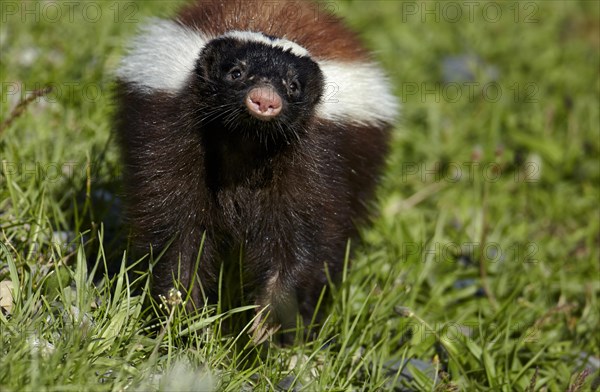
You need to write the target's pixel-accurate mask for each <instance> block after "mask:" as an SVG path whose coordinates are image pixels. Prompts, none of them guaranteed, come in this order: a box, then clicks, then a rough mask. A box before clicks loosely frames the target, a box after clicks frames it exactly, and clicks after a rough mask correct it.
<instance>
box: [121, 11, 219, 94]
mask: <svg viewBox="0 0 600 392" xmlns="http://www.w3.org/2000/svg"><path fill="white" fill-rule="evenodd" d="M207 41H208V37H205V36H203V35H202V34H201V33H200V32H199V31H196V30H192V29H188V28H186V27H184V26H182V25H180V24H178V23H176V22H173V21H170V20H164V19H158V18H153V19H151V20H150V21H149V23H148V24H146V25H144V26H143V27H142V28H141V31H140V34H139V35H137V36H136V37H135V38H134V39H133V42H132V43H131V46H130V47H129V50H128V53H127V55H126V56H125V57H124V58H123V60H122V61H121V64H120V66H119V68H118V69H117V72H116V75H117V77H118V78H120V79H121V80H123V81H125V82H129V83H133V84H134V85H136V86H138V87H139V88H140V89H141V90H143V91H145V92H151V91H152V90H166V91H173V90H178V89H180V88H181V87H182V86H183V84H184V82H185V80H186V79H187V78H188V76H189V75H190V73H191V72H193V70H194V66H195V64H196V60H197V59H198V55H199V54H200V51H201V50H202V48H203V47H204V45H206V42H207Z"/></svg>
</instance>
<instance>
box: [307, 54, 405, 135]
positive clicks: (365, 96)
mask: <svg viewBox="0 0 600 392" xmlns="http://www.w3.org/2000/svg"><path fill="white" fill-rule="evenodd" d="M317 64H319V67H320V68H321V71H322V72H323V76H324V78H325V90H324V92H323V97H322V98H321V103H320V104H319V105H318V106H317V110H316V112H317V116H318V117H320V118H322V119H325V120H329V121H333V122H336V123H355V124H358V125H377V124H380V123H391V122H393V121H394V120H395V119H396V116H397V115H398V111H399V105H398V102H397V99H396V97H395V96H394V95H393V94H392V92H391V91H390V83H389V81H388V79H387V78H386V76H385V75H384V74H383V71H382V70H381V69H380V68H379V67H378V66H377V65H376V64H373V63H365V62H340V61H332V60H322V61H319V60H317Z"/></svg>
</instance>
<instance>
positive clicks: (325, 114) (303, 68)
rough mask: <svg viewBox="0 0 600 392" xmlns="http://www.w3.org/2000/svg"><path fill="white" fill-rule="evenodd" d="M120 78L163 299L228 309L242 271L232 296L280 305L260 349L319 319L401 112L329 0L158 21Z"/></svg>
mask: <svg viewBox="0 0 600 392" xmlns="http://www.w3.org/2000/svg"><path fill="white" fill-rule="evenodd" d="M116 74H117V88H116V91H117V94H116V104H117V110H116V121H115V128H116V133H117V135H118V142H119V144H120V148H121V153H122V154H121V155H122V160H123V164H124V170H123V177H124V191H125V193H126V197H125V199H126V202H127V203H126V204H127V218H128V221H129V224H130V226H131V232H132V238H133V242H134V244H135V247H136V248H137V249H138V250H139V251H141V252H145V253H147V252H148V251H149V250H151V251H152V254H153V256H154V258H155V259H157V261H156V264H155V265H154V266H153V269H152V276H153V293H154V295H155V296H159V295H167V293H168V292H169V290H170V289H171V288H174V287H175V288H177V289H180V290H182V291H183V292H184V293H185V294H186V295H189V298H191V303H192V304H193V305H194V306H202V305H204V304H205V303H216V302H217V301H219V300H221V299H222V298H221V297H220V295H221V290H220V287H221V278H222V274H223V272H222V271H227V270H229V271H230V273H232V274H233V276H234V278H235V279H234V280H233V282H232V281H230V280H226V281H225V282H226V283H223V284H222V287H221V288H222V290H223V291H229V292H235V294H233V295H232V297H235V298H237V299H238V300H240V301H239V302H242V303H246V304H248V303H250V304H256V305H258V307H257V308H258V309H264V308H266V309H264V310H265V311H264V312H261V315H263V314H265V315H266V314H268V317H257V318H256V321H255V323H254V325H253V327H252V330H253V333H254V338H255V339H256V341H262V340H264V339H266V337H269V336H270V335H271V334H272V333H274V332H275V331H276V330H277V329H278V328H280V327H284V328H290V327H294V326H296V323H297V315H298V313H299V314H300V315H301V317H302V320H303V321H304V323H305V324H308V323H310V321H311V320H312V317H313V313H314V312H315V307H316V305H317V303H318V302H319V298H320V297H321V295H322V293H323V292H324V289H325V288H326V287H327V285H328V280H329V279H332V280H333V281H334V282H335V281H336V280H337V279H339V277H340V274H341V270H342V268H343V264H344V258H345V253H346V247H347V242H348V240H349V238H351V237H353V236H354V235H355V234H356V226H355V224H356V222H360V221H363V220H365V218H366V215H367V206H368V203H369V202H370V201H371V199H372V197H373V193H374V188H375V185H376V182H377V179H378V176H379V175H380V172H381V170H382V167H383V164H384V161H385V156H386V152H387V149H388V139H389V135H390V130H391V127H392V124H393V122H394V120H395V118H396V116H397V112H398V104H397V101H396V98H395V97H394V96H393V95H392V93H391V91H390V90H391V88H390V83H389V82H388V80H387V78H386V77H385V75H384V73H383V72H382V70H381V69H380V68H379V67H378V65H377V64H375V63H374V62H373V60H372V59H371V58H370V56H369V54H368V52H367V51H366V50H365V49H364V48H363V47H362V46H361V44H360V42H359V40H358V39H357V36H356V35H355V34H354V33H352V32H351V31H350V30H348V29H347V28H346V27H345V26H344V24H343V23H342V22H341V21H340V20H339V19H338V18H337V17H335V16H333V15H332V14H331V13H329V12H326V11H325V10H323V9H322V6H321V5H319V4H318V3H309V2H305V1H299V2H292V1H278V2H260V1H248V0H209V1H199V2H196V3H193V4H191V5H189V6H187V7H185V8H183V9H182V10H181V11H180V12H179V14H178V15H177V16H176V18H174V19H173V20H163V19H152V20H151V21H150V22H149V23H148V24H146V25H145V26H144V27H143V28H142V29H141V31H140V32H139V34H138V35H137V36H136V37H135V38H134V39H133V41H132V44H131V45H130V47H129V49H128V52H127V53H126V55H125V56H124V58H123V60H122V62H121V64H120V66H119V68H118V70H117V73H116ZM231 271H233V272H231ZM236 280H237V282H236Z"/></svg>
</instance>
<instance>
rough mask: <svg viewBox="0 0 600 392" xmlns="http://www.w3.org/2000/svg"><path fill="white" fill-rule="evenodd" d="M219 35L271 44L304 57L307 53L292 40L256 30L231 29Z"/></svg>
mask: <svg viewBox="0 0 600 392" xmlns="http://www.w3.org/2000/svg"><path fill="white" fill-rule="evenodd" d="M221 37H227V38H235V39H238V40H240V41H247V42H259V43H261V44H265V45H268V46H272V47H275V48H281V49H283V50H290V52H292V53H293V54H295V55H296V56H298V57H305V56H308V55H309V53H308V50H306V49H305V48H304V47H302V46H300V45H298V44H297V43H295V42H292V41H290V40H287V39H285V38H270V37H268V36H266V35H264V34H263V33H259V32H256V31H239V30H232V31H228V32H226V33H225V34H223V35H222V36H221Z"/></svg>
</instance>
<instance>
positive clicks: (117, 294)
mask: <svg viewBox="0 0 600 392" xmlns="http://www.w3.org/2000/svg"><path fill="white" fill-rule="evenodd" d="M177 3H179V2H166V1H147V2H139V3H129V2H109V1H107V2H98V3H79V2H77V5H75V6H74V8H73V9H72V10H73V12H72V17H73V19H72V20H71V19H70V15H71V14H70V13H69V9H70V8H69V7H71V6H69V5H67V3H58V9H59V10H60V12H61V13H60V14H58V16H57V14H56V12H57V9H56V7H55V8H54V9H53V8H48V7H52V6H49V5H48V4H52V3H49V2H40V3H35V2H33V3H28V5H27V7H29V6H30V7H31V8H29V9H33V10H34V11H33V13H26V12H24V11H25V9H24V7H26V6H25V5H24V4H23V3H20V2H10V1H5V2H2V3H0V6H1V8H0V11H1V13H0V18H2V20H1V23H0V54H1V56H0V75H1V78H0V79H1V82H2V85H1V87H2V90H1V102H0V108H1V117H2V118H1V120H0V122H3V123H4V122H5V121H7V120H8V119H9V118H11V113H14V112H13V111H14V108H15V107H16V106H17V103H18V102H19V100H20V99H23V98H25V97H26V93H27V92H29V93H31V92H32V91H33V90H36V89H41V88H43V87H45V86H48V85H50V86H53V87H54V89H53V91H52V92H50V93H49V95H47V96H46V97H44V98H37V99H35V101H34V102H32V103H31V104H29V105H28V106H27V107H26V108H25V110H24V111H22V113H21V114H20V115H19V116H17V117H14V118H11V120H12V121H11V123H10V124H8V125H7V126H6V127H4V129H3V130H2V131H0V132H1V133H0V160H1V161H2V170H1V172H0V230H1V232H0V237H1V239H0V282H2V283H1V284H2V286H0V287H5V288H8V290H7V291H8V292H10V293H11V295H10V296H12V297H13V301H10V298H9V300H8V302H6V298H7V296H9V294H6V292H7V291H6V290H5V291H3V292H2V293H3V294H2V295H3V298H4V299H3V301H2V302H1V305H2V311H1V312H0V334H1V335H0V390H2V391H21V390H28V391H40V390H60V391H64V390H74V391H79V390H102V391H104V390H123V389H126V388H127V389H130V390H153V389H161V390H190V389H194V390H212V389H215V388H216V389H218V390H228V391H240V390H259V391H260V390H273V389H275V388H276V386H277V385H278V384H279V388H281V389H283V390H286V389H288V388H289V389H292V388H297V390H309V391H312V390H323V391H359V390H360V391H375V390H393V388H397V390H402V388H407V389H408V390H430V391H432V390H436V391H453V390H491V391H499V390H502V391H513V390H516V391H526V390H527V391H563V390H568V389H569V388H570V389H569V390H571V391H575V390H589V389H591V388H597V387H598V384H599V383H600V379H599V377H600V375H599V371H598V365H597V364H598V361H599V358H600V349H599V345H600V341H599V338H598V336H599V335H600V334H598V325H599V321H600V320H599V314H598V310H599V303H598V294H599V289H600V271H599V252H598V249H599V241H600V228H599V222H600V220H599V219H598V218H599V213H600V208H599V207H598V200H599V199H600V194H599V190H600V181H599V180H600V164H599V161H598V157H599V152H600V134H599V124H600V113H599V95H600V78H599V73H598V70H599V65H600V61H599V56H600V48H599V46H600V38H599V37H600V25H599V20H600V10H599V5H598V3H597V2H591V1H590V2H582V1H580V2H577V1H564V2H558V1H543V2H542V1H539V2H520V3H517V2H503V3H486V2H476V4H475V3H472V4H475V5H471V6H469V5H467V2H446V3H444V2H441V3H433V2H426V3H420V2H419V3H414V2H400V1H380V2H371V1H369V2H359V1H351V2H345V3H339V4H338V5H337V6H336V8H337V12H338V13H339V14H340V15H342V16H344V17H345V18H346V19H347V20H348V22H349V24H350V25H351V26H353V27H354V28H355V29H356V30H357V31H359V32H360V33H361V36H362V37H363V38H364V40H365V43H366V44H367V45H368V46H369V47H370V48H371V49H373V50H374V51H375V53H376V57H377V58H378V60H379V61H380V62H381V63H382V64H383V66H384V67H385V68H386V70H387V71H388V73H389V75H390V79H391V82H392V83H393V84H394V90H395V92H396V93H397V95H398V97H399V99H400V101H401V102H402V103H403V111H402V120H401V121H400V122H399V124H398V126H397V127H396V129H395V130H394V136H393V148H392V152H391V154H390V157H389V165H388V167H387V170H386V174H385V177H384V180H383V182H382V185H381V188H380V192H379V201H378V206H377V211H379V214H378V215H377V216H376V217H375V219H374V223H373V225H372V226H371V227H368V228H365V229H364V230H363V237H364V242H363V243H362V244H361V245H360V246H359V247H358V249H357V252H356V254H355V255H354V257H353V260H352V267H351V268H350V269H349V270H348V272H347V275H346V277H345V280H344V282H343V283H342V284H340V285H338V287H336V297H335V302H334V304H333V307H332V308H333V309H332V312H331V316H330V318H329V319H328V321H327V323H326V325H325V326H324V328H323V331H322V333H321V335H320V336H319V337H318V338H317V339H315V340H314V341H312V342H308V343H306V344H302V345H297V346H294V347H288V348H279V347H276V346H270V347H261V348H258V347H253V346H251V345H249V344H247V343H245V342H246V341H247V339H246V335H245V332H242V333H240V334H239V335H233V336H232V335H228V334H226V333H224V332H223V330H222V328H221V326H222V323H223V322H224V321H225V320H227V319H228V318H229V317H231V316H232V315H231V314H230V313H225V314H219V313H218V312H217V310H216V309H215V308H214V307H213V308H207V309H205V310H204V311H203V312H202V313H201V314H196V315H186V314H185V312H184V311H183V309H182V308H181V307H175V308H174V310H173V312H172V314H171V315H169V316H168V317H163V318H162V325H163V327H164V328H163V329H162V331H163V333H162V334H160V335H159V336H156V335H155V334H152V333H149V332H148V331H147V330H148V328H150V327H152V325H150V323H149V321H150V320H151V318H152V315H153V310H152V309H151V308H146V307H143V306H142V303H143V302H144V300H145V299H146V298H145V295H144V294H139V293H145V292H146V290H144V288H145V285H146V277H145V276H139V275H135V274H127V273H126V270H127V268H133V267H131V266H129V267H128V266H127V265H126V264H124V263H122V262H121V261H122V260H125V257H126V256H125V252H126V250H127V245H126V243H123V242H119V241H113V239H114V238H117V239H119V238H121V239H122V238H125V236H126V233H123V232H116V233H115V232H114V228H115V226H116V225H117V224H118V223H119V219H118V218H119V213H118V210H115V206H114V205H112V204H111V201H112V200H114V197H111V196H114V195H116V194H118V181H119V161H118V155H117V149H116V147H115V145H114V141H112V140H111V139H110V129H111V124H110V114H111V111H112V107H111V99H110V83H111V74H110V70H111V69H114V68H115V66H116V64H117V63H118V60H119V58H120V55H121V54H122V47H123V44H124V42H126V40H127V38H128V37H130V36H131V35H132V34H133V32H134V31H135V29H136V27H137V26H138V25H139V22H141V21H143V20H144V18H145V17H147V16H157V15H158V16H167V15H171V14H172V13H173V11H174V10H175V9H176V4H177ZM86 4H92V5H93V6H87V8H86ZM436 4H437V5H436ZM456 5H462V6H463V8H462V17H460V18H459V17H458V16H457V14H456V7H455V6H456ZM96 6H97V7H99V8H98V9H99V10H100V14H97V13H95V12H96V11H97V10H98V9H96ZM11 7H14V8H11ZM35 7H37V9H36V8H35ZM415 7H416V8H415ZM435 7H438V8H437V9H436V8H435ZM469 7H471V8H469ZM497 7H499V9H500V10H501V16H500V17H497V15H498V14H497V13H496V11H497V10H498V9H497ZM15 9H16V13H15ZM428 11H429V13H428ZM86 12H87V13H86ZM85 15H87V18H86V17H84V16H85ZM57 18H58V19H57ZM496 18H497V20H496ZM36 19H39V20H36ZM96 19H97V20H96ZM453 61H454V64H458V67H459V68H460V69H459V71H465V72H466V74H465V72H458V73H456V72H454V73H452V72H450V71H451V70H449V68H451V67H450V66H449V63H451V62H453ZM17 85H20V86H22V88H21V89H20V90H19V91H17V90H15V89H16V86H17ZM459 93H460V94H459ZM496 93H498V94H496ZM103 192H104V193H103ZM102 194H104V195H108V197H107V198H104V199H103V198H102ZM115 211H117V212H115ZM109 264H112V265H117V272H118V268H119V266H120V268H121V269H120V272H118V273H116V274H115V275H114V276H111V277H105V278H104V279H99V280H97V281H96V282H93V281H92V278H91V277H92V272H93V271H92V268H94V266H95V267H97V268H98V269H99V270H102V269H103V266H104V265H109ZM10 287H12V290H11V289H10ZM238 311H242V310H238ZM331 337H334V339H333V340H332V339H330V338H331ZM586 369H587V370H586ZM282 380H283V381H282Z"/></svg>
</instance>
